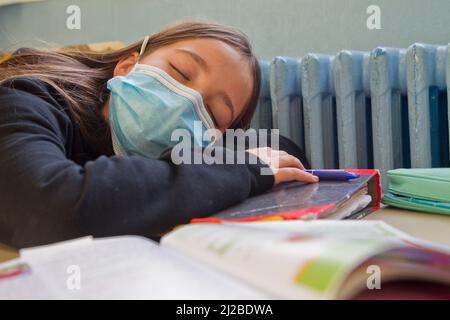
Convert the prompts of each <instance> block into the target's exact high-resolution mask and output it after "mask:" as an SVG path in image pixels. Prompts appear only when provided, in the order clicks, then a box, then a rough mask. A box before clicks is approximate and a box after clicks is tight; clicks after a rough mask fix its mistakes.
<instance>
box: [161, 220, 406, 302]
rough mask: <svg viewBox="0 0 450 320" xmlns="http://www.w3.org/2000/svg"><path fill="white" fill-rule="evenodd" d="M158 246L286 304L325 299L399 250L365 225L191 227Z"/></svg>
mask: <svg viewBox="0 0 450 320" xmlns="http://www.w3.org/2000/svg"><path fill="white" fill-rule="evenodd" d="M161 243H162V246H164V247H170V248H174V249H175V250H177V251H179V252H182V253H184V254H186V255H187V256H189V257H192V258H195V259H198V260H199V261H202V262H204V263H207V264H209V265H211V266H213V267H214V268H217V269H219V270H222V271H223V272H226V273H228V274H231V275H233V276H235V277H237V278H239V279H241V280H243V281H245V282H247V283H249V284H251V285H253V286H255V287H258V288H260V289H261V290H265V291H267V292H271V293H273V294H276V295H277V296H279V297H281V298H286V299H330V298H333V297H335V296H336V294H337V293H338V291H339V287H340V286H341V285H342V283H343V281H344V280H345V278H346V277H347V276H348V275H349V273H350V272H351V270H352V269H353V268H355V267H356V266H358V265H359V264H360V263H362V262H363V261H364V260H366V259H368V258H369V257H371V256H373V255H376V254H378V253H381V252H383V251H385V250H387V249H389V248H392V247H395V246H402V245H403V244H402V242H401V241H399V240H398V234H397V232H396V231H395V229H393V228H390V227H389V226H387V225H386V224H384V223H383V222H378V221H370V222H369V223H366V221H326V220H323V221H322V220H318V221H317V220H314V221H281V222H252V223H225V224H208V223H201V224H193V225H189V226H185V227H181V228H179V229H177V230H175V231H173V232H171V233H169V234H168V235H166V236H165V237H163V239H162V241H161Z"/></svg>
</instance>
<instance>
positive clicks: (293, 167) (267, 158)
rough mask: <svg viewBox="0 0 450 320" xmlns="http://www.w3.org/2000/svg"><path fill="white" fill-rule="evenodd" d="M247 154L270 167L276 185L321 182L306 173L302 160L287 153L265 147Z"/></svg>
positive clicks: (250, 150) (251, 150)
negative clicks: (290, 182) (294, 182)
mask: <svg viewBox="0 0 450 320" xmlns="http://www.w3.org/2000/svg"><path fill="white" fill-rule="evenodd" d="M247 152H250V153H251V154H253V155H255V156H257V157H258V158H259V159H260V160H261V161H263V162H264V163H266V164H267V165H268V166H269V167H270V169H271V170H272V172H273V174H274V178H275V185H277V184H279V183H281V182H287V181H293V180H297V181H303V182H307V183H315V182H319V178H318V177H316V176H314V175H312V174H310V173H307V172H305V171H304V170H305V167H304V166H303V164H302V163H301V162H300V160H298V159H297V158H296V157H294V156H291V155H290V154H288V153H287V152H285V151H281V150H273V149H272V148H269V147H265V148H255V149H249V150H247Z"/></svg>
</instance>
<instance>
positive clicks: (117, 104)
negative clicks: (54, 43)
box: [0, 21, 317, 247]
mask: <svg viewBox="0 0 450 320" xmlns="http://www.w3.org/2000/svg"><path fill="white" fill-rule="evenodd" d="M259 82H260V70H259V65H258V61H257V59H256V57H255V56H254V55H253V53H252V51H251V47H250V44H249V42H248V40H247V38H246V37H245V36H244V35H243V34H242V33H240V32H238V31H237V30H235V29H233V28H231V27H228V26H224V25H221V24H217V23H212V22H201V21H190V22H182V23H178V24H176V25H173V26H170V27H168V28H166V29H164V30H162V31H160V32H159V33H156V34H153V35H152V36H150V37H146V39H145V40H142V41H139V42H137V43H134V44H132V45H130V46H128V47H126V48H124V49H121V50H118V51H115V52H112V53H105V54H98V53H96V54H93V53H92V54H91V53H81V52H75V51H69V52H68V51H64V52H63V51H49V50H47V51H44V50H36V49H26V48H25V49H21V50H18V51H17V52H15V53H14V54H13V56H12V57H11V58H10V59H9V60H6V61H5V62H3V63H2V64H0V242H4V243H7V244H10V245H13V246H16V247H26V246H35V245H40V244H45V243H50V242H55V241H60V240H64V239H70V238H74V237H79V236H83V235H94V236H97V237H101V236H111V235H119V234H136V235H143V236H156V235H158V234H161V233H163V232H165V231H168V230H169V229H170V228H172V227H173V226H175V225H177V224H181V223H186V222H189V220H190V219H191V218H193V217H202V216H205V215H209V214H212V213H215V212H217V211H219V210H221V209H224V208H225V207H227V206H230V205H232V204H235V203H237V202H239V201H242V200H244V199H245V198H247V197H249V196H251V195H256V194H259V193H262V192H264V191H266V190H268V189H270V188H271V187H272V186H273V185H274V184H278V183H280V182H283V181H290V180H301V181H305V182H316V181H317V179H316V178H315V177H314V176H312V175H309V174H307V173H306V172H304V171H303V170H302V169H304V167H303V165H302V163H301V162H300V160H298V159H297V158H296V157H294V156H292V155H289V154H288V153H286V152H284V151H275V150H271V149H270V148H263V149H262V148H261V149H253V150H250V153H249V154H254V155H257V156H258V157H259V160H260V161H258V163H256V164H222V165H220V164H209V165H207V164H196V165H194V164H174V162H173V161H172V160H171V157H170V147H171V146H172V145H170V143H169V141H170V139H169V138H170V131H171V130H173V129H174V128H178V127H180V126H181V127H183V128H184V127H185V128H187V129H190V128H191V122H192V121H194V120H200V121H202V123H203V124H204V127H207V128H215V129H217V130H219V131H220V132H224V131H225V129H227V128H233V129H237V128H247V127H248V125H249V123H250V120H251V118H252V115H253V112H254V110H255V107H256V104H257V99H258V96H259ZM200 146H201V145H200ZM167 147H169V148H168V149H167ZM192 152H195V148H193V149H192ZM274 160H278V161H274ZM274 163H278V165H275V164H274ZM266 164H267V165H266ZM265 166H269V167H270V168H271V169H272V170H273V171H274V173H275V174H274V175H261V173H260V169H261V168H262V167H265ZM276 169H278V170H276Z"/></svg>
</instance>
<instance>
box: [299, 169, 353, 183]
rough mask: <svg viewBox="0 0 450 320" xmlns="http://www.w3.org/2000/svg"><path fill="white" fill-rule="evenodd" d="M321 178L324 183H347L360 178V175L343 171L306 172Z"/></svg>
mask: <svg viewBox="0 0 450 320" xmlns="http://www.w3.org/2000/svg"><path fill="white" fill-rule="evenodd" d="M305 171H306V172H308V173H311V174H313V175H315V176H317V177H319V179H320V180H322V181H325V180H327V181H347V180H352V179H356V178H359V174H356V173H353V172H348V171H343V170H305Z"/></svg>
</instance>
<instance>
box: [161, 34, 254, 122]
mask: <svg viewBox="0 0 450 320" xmlns="http://www.w3.org/2000/svg"><path fill="white" fill-rule="evenodd" d="M164 48H165V50H164V51H165V52H166V53H169V54H171V53H174V54H175V53H177V52H179V51H178V50H177V49H187V50H191V51H194V52H196V53H197V54H198V55H200V56H201V57H202V58H203V59H204V60H205V61H206V63H207V64H208V66H209V68H208V71H207V74H206V77H207V79H206V80H207V82H208V85H209V86H210V87H213V88H212V89H215V90H218V91H219V90H223V91H225V92H226V93H227V94H228V95H229V96H230V98H231V100H232V102H233V104H234V106H235V108H236V115H238V114H240V113H241V112H242V110H243V108H244V106H245V105H246V104H247V102H248V100H249V99H250V96H251V91H252V87H253V77H252V70H251V66H250V64H249V62H248V60H247V59H246V58H245V57H244V56H243V55H242V54H241V53H240V52H239V51H238V50H237V49H236V48H234V47H232V46H230V45H229V44H227V43H225V42H223V41H220V40H216V39H210V38H198V39H186V40H181V41H178V42H176V43H172V44H170V45H168V46H165V47H164ZM156 51H158V50H156ZM155 53H156V52H155Z"/></svg>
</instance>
